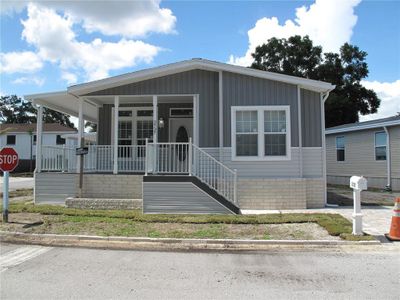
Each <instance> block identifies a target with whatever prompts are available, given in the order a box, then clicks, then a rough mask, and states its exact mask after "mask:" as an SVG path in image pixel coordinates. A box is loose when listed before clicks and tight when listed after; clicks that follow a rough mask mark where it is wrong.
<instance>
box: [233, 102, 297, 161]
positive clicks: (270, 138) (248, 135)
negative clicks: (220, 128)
mask: <svg viewBox="0 0 400 300" xmlns="http://www.w3.org/2000/svg"><path fill="white" fill-rule="evenodd" d="M231 117H232V160H287V159H290V108H289V106H286V105H285V106H245V107H244V106H233V107H232V114H231Z"/></svg>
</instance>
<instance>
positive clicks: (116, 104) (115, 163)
mask: <svg viewBox="0 0 400 300" xmlns="http://www.w3.org/2000/svg"><path fill="white" fill-rule="evenodd" d="M118 111H119V96H115V97H114V170H113V173H114V174H118V118H119V113H118Z"/></svg>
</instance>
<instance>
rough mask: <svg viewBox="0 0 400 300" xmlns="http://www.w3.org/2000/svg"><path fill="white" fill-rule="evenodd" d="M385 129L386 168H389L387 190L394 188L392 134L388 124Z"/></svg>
mask: <svg viewBox="0 0 400 300" xmlns="http://www.w3.org/2000/svg"><path fill="white" fill-rule="evenodd" d="M383 129H384V130H385V132H386V164H387V165H386V168H387V185H386V190H388V191H391V190H392V183H391V181H392V174H391V173H392V170H391V159H390V134H389V130H388V129H387V126H384V127H383Z"/></svg>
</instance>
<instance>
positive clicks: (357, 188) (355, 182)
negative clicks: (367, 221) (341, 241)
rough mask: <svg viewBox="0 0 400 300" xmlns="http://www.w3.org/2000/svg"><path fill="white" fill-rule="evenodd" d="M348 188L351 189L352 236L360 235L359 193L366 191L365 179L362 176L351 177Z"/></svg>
mask: <svg viewBox="0 0 400 300" xmlns="http://www.w3.org/2000/svg"><path fill="white" fill-rule="evenodd" d="M350 187H351V188H352V189H353V201H354V211H353V235H362V234H363V232H362V213H361V191H363V190H366V189H367V179H365V178H364V177H362V176H351V178H350Z"/></svg>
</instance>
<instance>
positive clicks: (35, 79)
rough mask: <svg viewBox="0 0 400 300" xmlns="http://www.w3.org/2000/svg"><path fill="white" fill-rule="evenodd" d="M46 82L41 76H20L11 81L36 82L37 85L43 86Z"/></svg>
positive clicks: (17, 82) (16, 82) (15, 82)
mask: <svg viewBox="0 0 400 300" xmlns="http://www.w3.org/2000/svg"><path fill="white" fill-rule="evenodd" d="M44 82H45V79H44V78H40V77H35V76H34V77H20V78H17V79H14V80H13V81H12V82H11V83H13V84H35V85H37V86H42V85H43V84H44Z"/></svg>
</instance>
